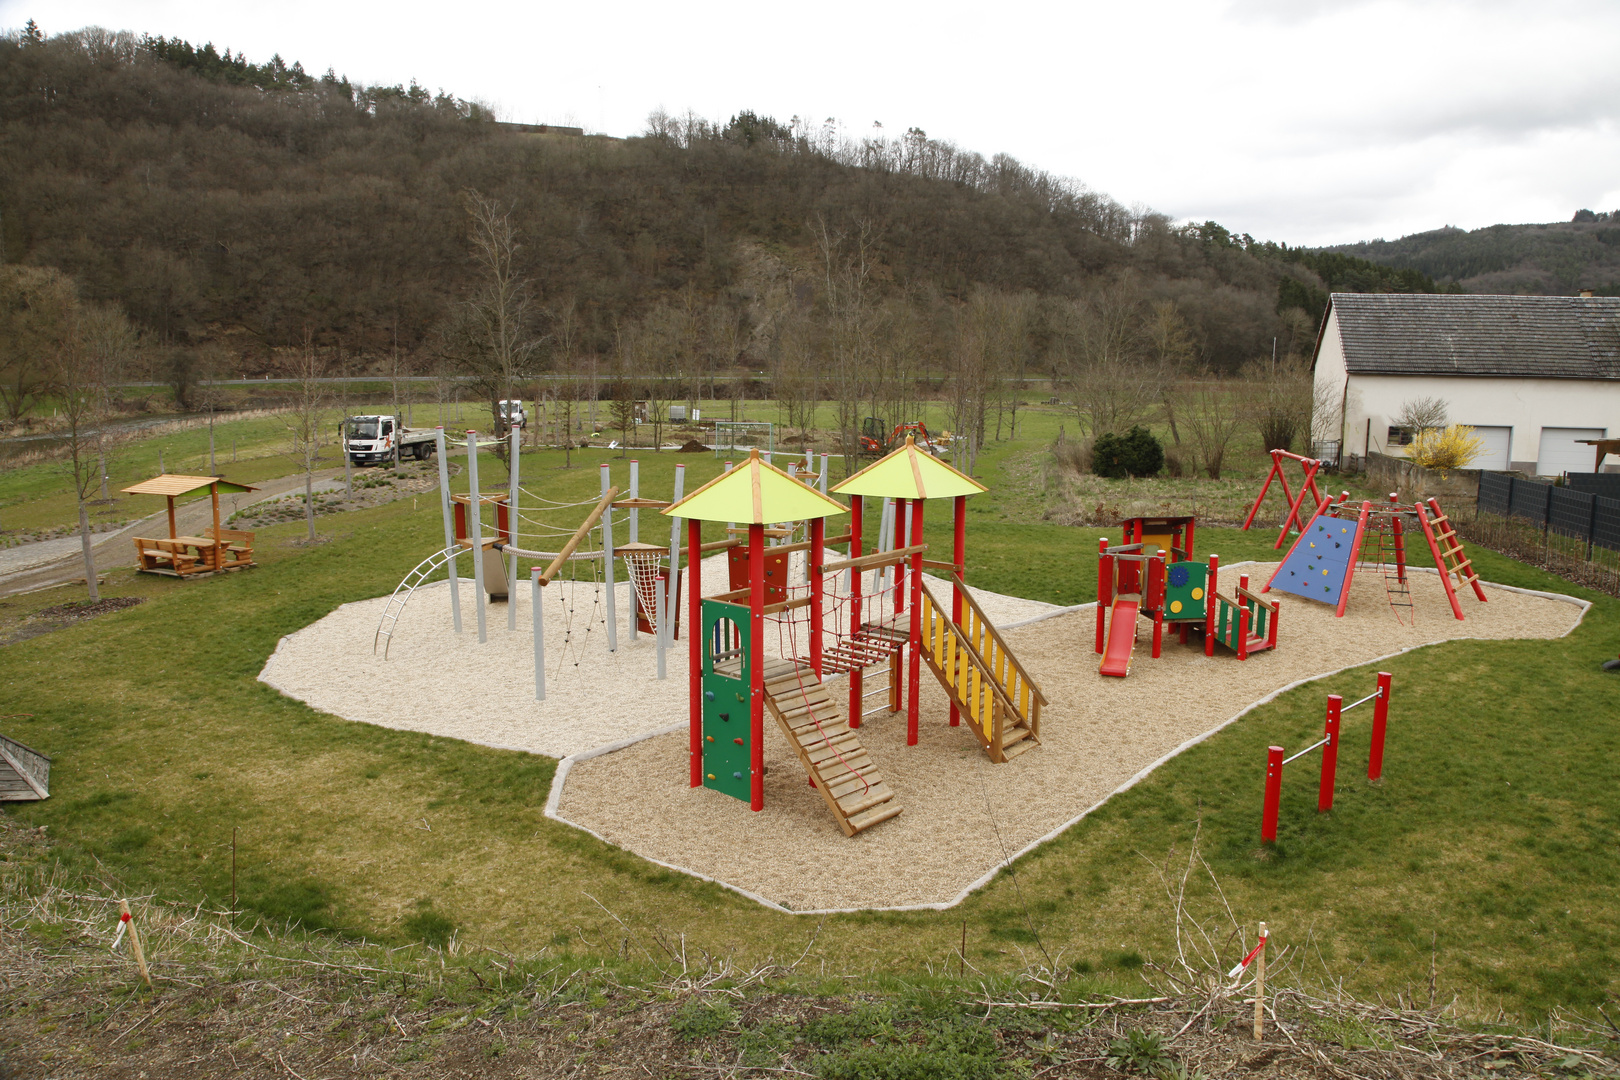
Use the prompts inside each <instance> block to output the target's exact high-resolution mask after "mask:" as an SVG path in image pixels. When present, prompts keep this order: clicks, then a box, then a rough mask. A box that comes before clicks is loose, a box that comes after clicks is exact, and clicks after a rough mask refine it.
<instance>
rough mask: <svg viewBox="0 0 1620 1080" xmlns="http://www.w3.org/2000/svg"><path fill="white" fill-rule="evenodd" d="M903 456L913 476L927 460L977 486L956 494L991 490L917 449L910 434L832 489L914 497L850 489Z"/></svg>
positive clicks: (852, 492) (851, 492)
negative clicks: (858, 481)
mask: <svg viewBox="0 0 1620 1080" xmlns="http://www.w3.org/2000/svg"><path fill="white" fill-rule="evenodd" d="M901 457H907V458H909V463H910V465H911V469H910V472H911V474H912V476H913V477H916V476H917V474H918V472H919V471H920V468H921V467H922V465H923V462H925V461H926V462H927V463H928V465H927V467H928V468H936V467H937V468H941V469H944V470H946V471H947V472H949V473H950V474H952V475H954V476H955V477H956V478H957V479H960V480H963V481H965V482H966V483H968V484H970V485H972V486H973V488H975V490H974V491H970V492H958V493H956V494H961V495H976V494H979V493H980V492H984V491H989V490H990V489H989V488H988V487H987V486H986V485H984V484H982V483H980V482H979V481H977V480H975V479H974V478H973V477H971V476H969V475H968V474H967V473H965V472H963V471H962V470H961V469H958V468H957V467H956V466H954V465H952V464H951V463H950V462H948V461H941V460H940V459H939V458H937V457H935V456H934V455H932V454H928V453H925V452H923V451H922V450H919V449H917V446H916V441H915V440H914V439H913V438H912V436H910V435H907V436H906V442H905V445H903V446H898V447H896V448H895V449H893V450H891V451H890V452H889V453H887V454H885V455H883V456H882V457H880V458H878V459H877V460H876V461H874V462H872V464H870V465H868V466H866V468H864V469H862V470H860V471H859V472H857V473H855V474H853V475H851V476H849V477H846V478H845V479H843V480H841V481H839V482H838V483H837V484H834V485H833V489H832V490H833V491H834V492H836V493H838V494H840V495H847V494H859V495H863V496H872V497H876V498H913V497H914V496H910V495H897V494H895V493H894V492H892V491H875V492H874V491H867V492H854V491H851V490H850V488H851V486H852V485H854V484H855V482H856V481H857V480H859V479H861V478H862V477H864V476H866V475H867V474H868V473H871V472H873V471H874V470H876V469H878V468H879V467H882V466H888V465H892V463H893V462H894V461H896V460H897V459H899V458H901ZM921 497H922V498H924V499H947V498H955V497H956V496H955V495H954V494H953V495H928V494H926V492H925V493H924V494H923V495H922V496H921Z"/></svg>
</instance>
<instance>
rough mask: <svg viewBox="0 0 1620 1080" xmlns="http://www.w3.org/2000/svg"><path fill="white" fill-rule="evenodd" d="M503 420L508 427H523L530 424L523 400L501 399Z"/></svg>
mask: <svg viewBox="0 0 1620 1080" xmlns="http://www.w3.org/2000/svg"><path fill="white" fill-rule="evenodd" d="M499 405H500V409H501V422H502V423H504V424H505V425H506V426H507V427H508V428H514V427H515V428H523V427H526V426H528V423H529V414H528V413H527V412H526V411H524V408H523V402H522V401H505V400H503V401H501V402H499Z"/></svg>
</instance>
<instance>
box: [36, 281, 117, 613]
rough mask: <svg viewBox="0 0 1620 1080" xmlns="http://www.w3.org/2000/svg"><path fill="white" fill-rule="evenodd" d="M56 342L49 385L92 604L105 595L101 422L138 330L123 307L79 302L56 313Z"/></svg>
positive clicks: (86, 583)
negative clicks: (99, 564)
mask: <svg viewBox="0 0 1620 1080" xmlns="http://www.w3.org/2000/svg"><path fill="white" fill-rule="evenodd" d="M52 314H53V315H54V317H55V320H54V321H55V327H56V329H55V333H54V338H55V340H54V342H53V343H52V348H51V351H50V352H49V353H48V354H47V355H48V360H47V365H48V366H47V372H48V385H49V387H50V390H51V392H52V394H53V395H54V396H55V397H56V399H57V401H58V402H59V405H58V410H59V412H58V415H59V416H60V417H61V419H62V421H63V423H64V425H65V429H64V431H63V432H62V438H63V440H64V441H65V443H66V445H67V451H68V458H67V467H68V470H69V474H70V475H71V477H72V480H73V489H74V495H75V496H76V498H77V500H78V504H79V542H80V546H81V548H82V549H83V552H84V580H85V586H86V589H87V591H88V593H89V597H90V599H91V601H92V602H94V601H97V600H100V599H101V590H100V587H99V584H98V582H97V581H96V561H95V552H94V548H93V546H92V544H91V542H90V511H89V500H90V495H91V492H92V490H93V489H94V488H95V487H96V485H97V484H98V483H99V482H100V479H101V476H102V475H103V471H102V468H101V467H100V463H101V455H100V454H99V453H98V452H97V446H98V444H99V443H100V441H101V431H100V428H101V425H102V424H103V423H104V422H105V420H106V417H107V402H108V400H109V392H110V390H111V388H112V385H113V384H114V383H115V382H116V381H117V379H118V377H119V376H120V375H121V374H122V373H123V371H124V370H125V368H126V367H127V366H128V364H129V362H130V359H131V357H132V355H133V353H134V342H135V332H134V330H133V329H132V328H130V326H129V323H128V321H127V320H126V319H125V318H124V315H123V313H122V312H121V311H118V310H117V309H116V308H111V307H92V306H90V305H85V304H80V303H78V302H73V303H69V304H66V305H65V306H63V307H61V308H60V309H58V310H56V311H55V312H53V313H52Z"/></svg>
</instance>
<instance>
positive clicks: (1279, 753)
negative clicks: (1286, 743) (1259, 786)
mask: <svg viewBox="0 0 1620 1080" xmlns="http://www.w3.org/2000/svg"><path fill="white" fill-rule="evenodd" d="M1282 770H1283V748H1282V747H1280V746H1269V747H1267V748H1266V801H1265V806H1264V809H1262V810H1261V811H1260V839H1261V841H1262V842H1263V843H1267V844H1275V843H1276V842H1277V803H1278V801H1279V800H1280V799H1281V798H1282Z"/></svg>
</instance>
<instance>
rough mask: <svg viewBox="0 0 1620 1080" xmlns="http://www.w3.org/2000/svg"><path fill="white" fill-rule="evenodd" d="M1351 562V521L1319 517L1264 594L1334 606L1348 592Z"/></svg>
mask: <svg viewBox="0 0 1620 1080" xmlns="http://www.w3.org/2000/svg"><path fill="white" fill-rule="evenodd" d="M1355 558H1356V522H1355V520H1353V519H1351V520H1346V519H1343V518H1336V517H1328V516H1327V515H1325V514H1323V515H1320V516H1318V517H1317V518H1316V519H1315V520H1313V521H1312V522H1311V524H1310V525H1309V526H1308V527H1307V528H1306V530H1305V532H1304V533H1302V534H1301V535H1300V537H1299V539H1297V540H1295V541H1294V546H1293V547H1292V548H1291V549H1289V552H1288V555H1287V557H1286V558H1284V559H1283V561H1282V565H1281V566H1279V567H1277V572H1276V573H1275V574H1273V575H1272V576H1271V581H1270V582H1268V583H1267V584H1266V590H1268V591H1269V590H1276V591H1277V592H1285V593H1292V594H1293V595H1294V596H1303V597H1305V599H1307V600H1320V601H1321V602H1322V603H1324V604H1332V605H1335V606H1337V605H1338V603H1339V599H1340V597H1341V596H1342V595H1343V594H1344V590H1345V589H1347V588H1349V585H1350V568H1351V566H1352V565H1354V563H1355Z"/></svg>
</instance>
